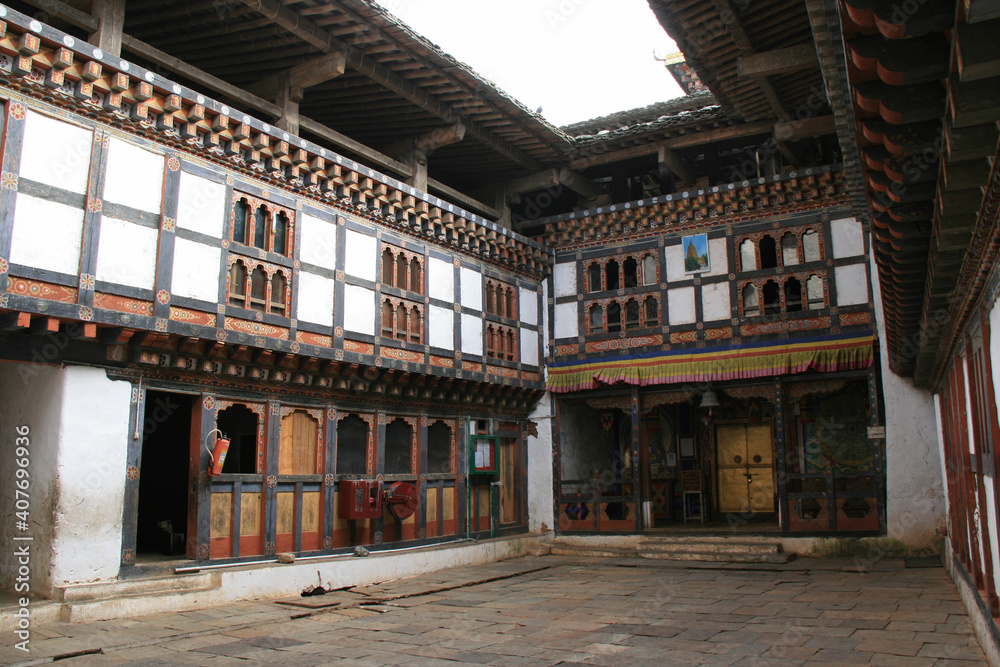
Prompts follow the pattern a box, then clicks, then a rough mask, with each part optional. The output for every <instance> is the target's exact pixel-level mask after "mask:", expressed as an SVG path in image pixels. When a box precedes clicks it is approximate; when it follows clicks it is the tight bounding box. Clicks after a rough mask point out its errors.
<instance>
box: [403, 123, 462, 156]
mask: <svg viewBox="0 0 1000 667" xmlns="http://www.w3.org/2000/svg"><path fill="white" fill-rule="evenodd" d="M466 129H467V127H466V126H465V124H464V123H455V124H454V125H452V126H450V127H442V128H439V129H436V130H431V131H430V132H427V133H425V134H422V135H420V136H419V137H417V138H416V140H415V141H414V147H415V148H416V149H417V150H418V151H422V152H424V153H430V152H431V151H435V150H437V149H438V148H441V147H443V146H448V145H451V144H457V143H458V142H460V141H462V139H464V138H465V132H466Z"/></svg>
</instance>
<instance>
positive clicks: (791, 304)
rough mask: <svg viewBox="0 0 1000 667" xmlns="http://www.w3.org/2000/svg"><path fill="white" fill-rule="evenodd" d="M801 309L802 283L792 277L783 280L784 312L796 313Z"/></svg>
mask: <svg viewBox="0 0 1000 667" xmlns="http://www.w3.org/2000/svg"><path fill="white" fill-rule="evenodd" d="M800 310H802V283H800V282H799V280H798V278H795V277H792V278H789V279H788V280H786V281H785V312H787V313H797V312H799V311H800Z"/></svg>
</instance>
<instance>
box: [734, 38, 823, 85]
mask: <svg viewBox="0 0 1000 667" xmlns="http://www.w3.org/2000/svg"><path fill="white" fill-rule="evenodd" d="M816 67H819V62H818V61H817V60H816V49H815V47H814V46H813V45H812V43H811V42H810V43H809V44H800V45H798V46H789V47H788V48H785V49H776V50H774V51H765V52H764V53H748V54H746V55H742V56H740V57H739V58H737V59H736V70H737V72H738V76H739V78H741V79H748V78H753V77H759V76H771V75H773V74H787V73H788V72H798V71H799V70H803V69H811V68H816Z"/></svg>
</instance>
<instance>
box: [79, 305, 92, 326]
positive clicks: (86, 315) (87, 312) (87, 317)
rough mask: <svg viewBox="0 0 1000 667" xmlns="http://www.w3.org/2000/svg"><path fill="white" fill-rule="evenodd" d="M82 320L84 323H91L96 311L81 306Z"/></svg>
mask: <svg viewBox="0 0 1000 667" xmlns="http://www.w3.org/2000/svg"><path fill="white" fill-rule="evenodd" d="M80 319H81V320H83V321H84V322H89V321H91V320H92V319H94V310H93V309H92V308H88V307H87V306H80Z"/></svg>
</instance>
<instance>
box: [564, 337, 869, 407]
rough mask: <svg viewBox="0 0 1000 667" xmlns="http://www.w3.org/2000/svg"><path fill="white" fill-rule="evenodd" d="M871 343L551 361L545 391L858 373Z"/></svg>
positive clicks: (856, 340) (785, 344)
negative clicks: (795, 375) (805, 374)
mask: <svg viewBox="0 0 1000 667" xmlns="http://www.w3.org/2000/svg"><path fill="white" fill-rule="evenodd" d="M874 342H875V336H874V334H871V333H869V334H864V335H858V334H847V335H844V334H841V335H837V336H822V337H815V338H797V339H795V340H794V341H790V340H782V341H764V342H760V343H746V344H743V345H727V346H724V347H721V348H720V347H715V348H710V349H697V350H691V349H686V350H672V351H669V352H648V353H645V354H633V355H628V356H622V357H606V358H604V359H596V360H585V361H577V360H573V361H555V362H553V363H551V364H549V368H548V389H549V391H552V392H556V393H565V392H571V391H582V390H585V389H595V388H597V387H599V386H601V385H611V384H630V385H639V386H641V387H645V386H649V385H658V384H676V383H681V382H723V381H726V380H745V379H749V378H759V377H766V376H771V375H793V374H795V373H805V372H806V371H820V372H826V373H829V372H833V371H846V370H856V369H861V368H868V367H869V366H871V365H872V361H873V359H874Z"/></svg>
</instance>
